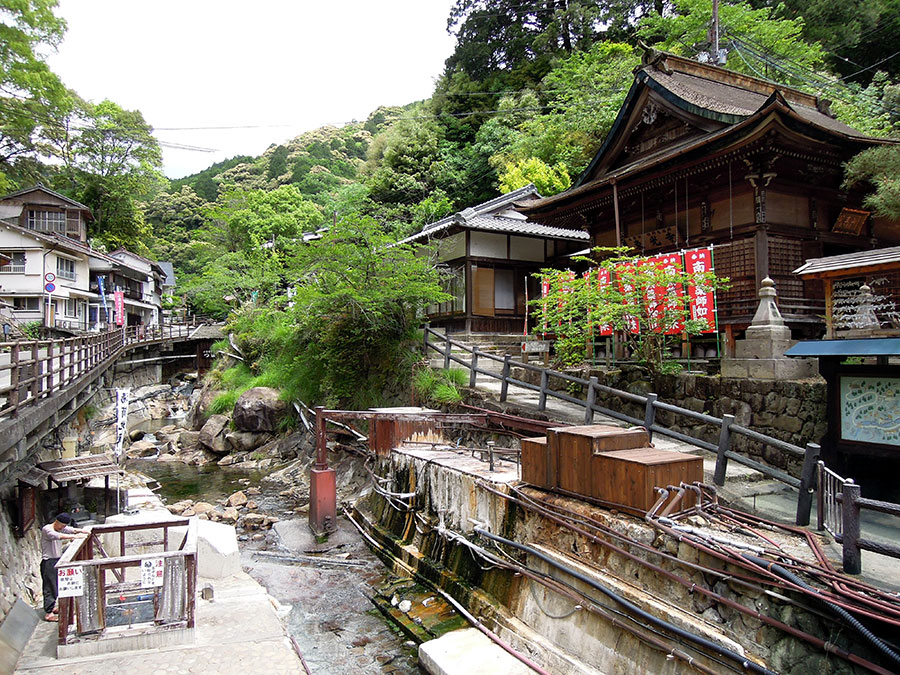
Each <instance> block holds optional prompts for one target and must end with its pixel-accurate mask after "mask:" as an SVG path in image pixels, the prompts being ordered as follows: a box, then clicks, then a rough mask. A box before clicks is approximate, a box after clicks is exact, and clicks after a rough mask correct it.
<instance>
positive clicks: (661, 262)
mask: <svg viewBox="0 0 900 675" xmlns="http://www.w3.org/2000/svg"><path fill="white" fill-rule="evenodd" d="M639 264H640V265H641V266H644V265H647V266H652V267H655V268H656V270H655V271H654V272H653V273H654V274H656V273H657V272H662V273H663V274H664V275H667V276H671V277H673V280H672V281H671V282H670V283H666V284H663V283H659V284H655V285H653V286H649V287H648V288H647V311H648V314H649V323H650V329H651V330H652V331H653V332H654V333H665V334H666V335H677V334H678V333H681V332H682V331H683V330H684V321H683V320H682V314H681V312H680V310H681V308H682V307H683V304H682V303H683V298H684V289H683V288H682V286H681V283H680V281H678V279H677V277H678V276H679V275H680V274H681V270H682V263H681V253H666V254H663V255H657V256H653V257H651V258H646V259H645V260H642V261H641V262H640V263H639Z"/></svg>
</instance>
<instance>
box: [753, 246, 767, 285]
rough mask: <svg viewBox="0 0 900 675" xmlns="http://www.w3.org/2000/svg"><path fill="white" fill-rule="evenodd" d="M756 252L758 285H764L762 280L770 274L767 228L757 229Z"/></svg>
mask: <svg viewBox="0 0 900 675" xmlns="http://www.w3.org/2000/svg"><path fill="white" fill-rule="evenodd" d="M753 243H754V249H755V253H756V285H755V288H756V289H758V288H759V287H760V286H762V280H763V279H765V278H766V277H767V276H769V235H768V233H767V232H766V231H765V230H757V232H756V234H755V235H754V237H753ZM754 298H755V293H754Z"/></svg>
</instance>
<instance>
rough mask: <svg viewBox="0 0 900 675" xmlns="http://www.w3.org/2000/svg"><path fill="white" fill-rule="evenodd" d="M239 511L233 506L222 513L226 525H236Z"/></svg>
mask: <svg viewBox="0 0 900 675" xmlns="http://www.w3.org/2000/svg"><path fill="white" fill-rule="evenodd" d="M238 516H239V514H238V510H237V509H236V508H234V507H233V506H228V507H226V508H225V510H224V511H222V515H221V517H222V520H223V521H224V522H226V523H235V522H237V519H238Z"/></svg>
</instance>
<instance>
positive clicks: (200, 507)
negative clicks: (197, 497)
mask: <svg viewBox="0 0 900 675" xmlns="http://www.w3.org/2000/svg"><path fill="white" fill-rule="evenodd" d="M214 508H215V507H214V506H213V505H212V504H210V503H209V502H197V503H196V504H194V513H207V512H209V511H212V510H213V509H214Z"/></svg>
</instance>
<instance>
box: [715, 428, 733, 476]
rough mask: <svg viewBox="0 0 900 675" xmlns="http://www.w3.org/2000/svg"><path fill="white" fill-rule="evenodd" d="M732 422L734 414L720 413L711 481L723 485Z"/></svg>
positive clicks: (729, 447) (726, 468)
mask: <svg viewBox="0 0 900 675" xmlns="http://www.w3.org/2000/svg"><path fill="white" fill-rule="evenodd" d="M733 423H734V415H722V427H721V429H719V447H718V448H717V450H716V472H715V474H714V475H713V483H715V484H716V485H719V486H722V485H725V472H726V471H727V470H728V457H726V456H725V453H726V452H728V451H729V450H730V449H731V425H732V424H733Z"/></svg>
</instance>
